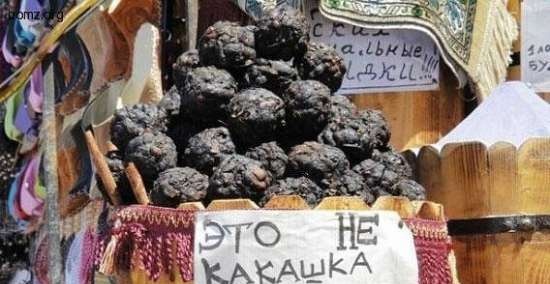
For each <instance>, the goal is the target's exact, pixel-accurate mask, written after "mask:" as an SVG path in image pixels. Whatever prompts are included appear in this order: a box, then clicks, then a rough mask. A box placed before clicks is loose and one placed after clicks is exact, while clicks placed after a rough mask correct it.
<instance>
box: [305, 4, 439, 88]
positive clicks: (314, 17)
mask: <svg viewBox="0 0 550 284" xmlns="http://www.w3.org/2000/svg"><path fill="white" fill-rule="evenodd" d="M306 7H307V9H306V12H307V17H308V18H309V19H310V20H311V29H310V38H311V41H317V42H324V43H326V44H328V45H330V46H333V47H334V48H335V49H336V50H337V51H338V52H339V53H340V54H341V55H342V56H343V57H344V59H345V62H346V64H347V67H348V72H347V74H346V77H345V79H344V82H343V84H342V87H341V88H340V91H338V94H342V95H343V94H360V93H369V92H395V91H426V90H436V89H438V88H439V63H440V56H439V50H438V48H437V45H436V44H435V43H434V41H433V40H432V39H431V38H430V37H429V36H428V35H426V34H425V33H423V32H420V31H416V30H405V29H400V30H371V29H365V28H361V27H358V26H353V25H348V24H344V23H338V22H333V21H331V20H329V19H327V18H325V17H324V16H323V15H322V14H321V13H320V12H319V9H318V8H317V7H318V5H317V1H311V0H309V1H307V5H306Z"/></svg>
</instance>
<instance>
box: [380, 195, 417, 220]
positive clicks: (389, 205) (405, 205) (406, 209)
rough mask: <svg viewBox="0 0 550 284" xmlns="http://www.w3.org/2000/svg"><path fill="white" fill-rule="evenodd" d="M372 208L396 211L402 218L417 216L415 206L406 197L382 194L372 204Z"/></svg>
mask: <svg viewBox="0 0 550 284" xmlns="http://www.w3.org/2000/svg"><path fill="white" fill-rule="evenodd" d="M372 209H373V210H391V211H396V212H397V213H398V214H399V216H401V218H413V217H415V214H414V213H415V212H414V211H415V210H414V207H413V205H412V203H411V202H410V201H409V199H407V198H406V197H395V196H380V197H378V199H377V200H376V201H375V202H374V204H373V205H372Z"/></svg>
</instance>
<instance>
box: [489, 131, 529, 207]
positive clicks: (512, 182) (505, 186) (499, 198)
mask: <svg viewBox="0 0 550 284" xmlns="http://www.w3.org/2000/svg"><path fill="white" fill-rule="evenodd" d="M488 161H489V198H490V200H491V201H490V204H491V211H490V212H489V213H490V214H489V215H506V214H508V215H510V214H517V212H520V211H521V207H520V206H521V203H519V202H517V199H516V198H510V197H511V196H519V195H520V192H519V189H518V187H517V174H518V171H517V149H516V147H515V146H514V145H512V144H510V143H504V142H500V143H496V144H494V145H492V146H491V147H489V150H488Z"/></svg>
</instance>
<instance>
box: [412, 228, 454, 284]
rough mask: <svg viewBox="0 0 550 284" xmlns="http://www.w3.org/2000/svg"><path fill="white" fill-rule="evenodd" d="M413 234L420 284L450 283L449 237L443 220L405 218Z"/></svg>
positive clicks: (451, 277) (451, 278) (451, 280)
mask: <svg viewBox="0 0 550 284" xmlns="http://www.w3.org/2000/svg"><path fill="white" fill-rule="evenodd" d="M404 221H405V223H406V224H407V227H409V229H410V230H411V231H412V233H413V236H414V245H415V247H416V257H417V259H418V271H419V273H420V275H419V280H420V284H451V283H453V276H452V271H451V265H450V263H449V254H450V252H451V238H450V237H449V235H448V232H447V223H446V222H445V221H435V220H425V219H417V218H413V219H405V220H404Z"/></svg>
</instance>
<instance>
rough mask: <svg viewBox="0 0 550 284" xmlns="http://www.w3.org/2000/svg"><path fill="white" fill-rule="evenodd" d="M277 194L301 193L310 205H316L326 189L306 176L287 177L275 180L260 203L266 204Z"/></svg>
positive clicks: (261, 204)
mask: <svg viewBox="0 0 550 284" xmlns="http://www.w3.org/2000/svg"><path fill="white" fill-rule="evenodd" d="M277 195H299V196H300V197H302V198H303V199H304V201H305V202H306V203H307V204H308V205H309V206H310V207H312V208H313V207H315V206H316V205H317V204H319V202H320V201H321V199H322V198H323V195H324V190H323V189H322V188H320V187H319V186H318V185H317V184H316V183H314V182H313V181H312V180H310V179H308V178H306V177H297V178H292V177H289V178H285V179H280V180H277V181H275V182H274V183H273V184H272V185H271V186H270V187H269V188H268V189H267V190H266V192H265V196H264V197H263V198H262V199H261V200H260V202H259V203H258V205H260V206H262V207H263V206H265V204H266V203H267V202H268V201H269V200H271V198H273V197H274V196H277Z"/></svg>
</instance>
